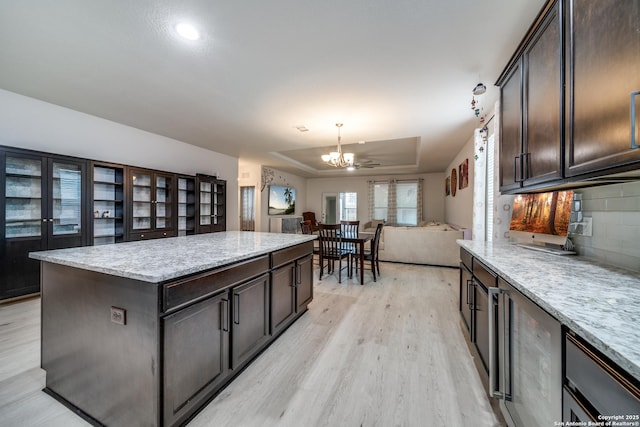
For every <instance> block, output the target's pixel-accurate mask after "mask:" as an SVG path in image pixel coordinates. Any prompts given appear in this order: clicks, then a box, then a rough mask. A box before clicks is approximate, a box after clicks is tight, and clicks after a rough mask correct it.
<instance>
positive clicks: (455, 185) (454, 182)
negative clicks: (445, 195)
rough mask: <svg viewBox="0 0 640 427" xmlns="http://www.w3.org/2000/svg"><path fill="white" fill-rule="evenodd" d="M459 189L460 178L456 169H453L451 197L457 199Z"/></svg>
mask: <svg viewBox="0 0 640 427" xmlns="http://www.w3.org/2000/svg"><path fill="white" fill-rule="evenodd" d="M457 188H458V176H457V172H456V168H453V169H451V197H456V190H457Z"/></svg>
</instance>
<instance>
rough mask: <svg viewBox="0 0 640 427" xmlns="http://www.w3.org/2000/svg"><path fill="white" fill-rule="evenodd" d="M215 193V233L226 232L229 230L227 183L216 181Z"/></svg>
mask: <svg viewBox="0 0 640 427" xmlns="http://www.w3.org/2000/svg"><path fill="white" fill-rule="evenodd" d="M213 193H214V194H213V196H214V198H213V231H225V230H226V229H227V213H226V204H227V182H226V181H223V180H221V179H216V180H215V184H214V187H213Z"/></svg>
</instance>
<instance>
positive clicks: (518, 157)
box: [513, 154, 524, 182]
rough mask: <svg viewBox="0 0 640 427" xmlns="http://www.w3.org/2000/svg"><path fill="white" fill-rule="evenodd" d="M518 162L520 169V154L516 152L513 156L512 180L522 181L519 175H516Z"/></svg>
mask: <svg viewBox="0 0 640 427" xmlns="http://www.w3.org/2000/svg"><path fill="white" fill-rule="evenodd" d="M518 163H520V170H522V154H518V155H517V156H515V157H514V158H513V181H514V182H522V181H524V179H523V178H522V176H521V175H518Z"/></svg>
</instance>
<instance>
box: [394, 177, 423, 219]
mask: <svg viewBox="0 0 640 427" xmlns="http://www.w3.org/2000/svg"><path fill="white" fill-rule="evenodd" d="M417 196H418V183H417V182H398V183H396V218H397V221H396V222H397V223H398V224H399V225H418V212H417V210H418V197H417Z"/></svg>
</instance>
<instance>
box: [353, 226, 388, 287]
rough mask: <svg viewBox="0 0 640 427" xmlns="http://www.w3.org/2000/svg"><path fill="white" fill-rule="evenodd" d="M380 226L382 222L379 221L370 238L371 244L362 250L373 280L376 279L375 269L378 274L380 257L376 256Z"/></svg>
mask: <svg viewBox="0 0 640 427" xmlns="http://www.w3.org/2000/svg"><path fill="white" fill-rule="evenodd" d="M382 227H384V224H382V223H380V224H378V225H377V227H376V233H375V234H374V236H373V239H372V240H371V245H370V246H369V249H365V251H364V257H363V258H364V260H365V261H369V262H370V263H371V272H372V273H373V281H374V282H375V281H376V270H377V272H378V276H380V259H379V258H378V248H379V246H380V236H381V235H382ZM359 255H360V254H358V253H356V254H355V255H354V257H356V258H357V257H358V256H359ZM357 271H358V263H357V262H356V272H357Z"/></svg>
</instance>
